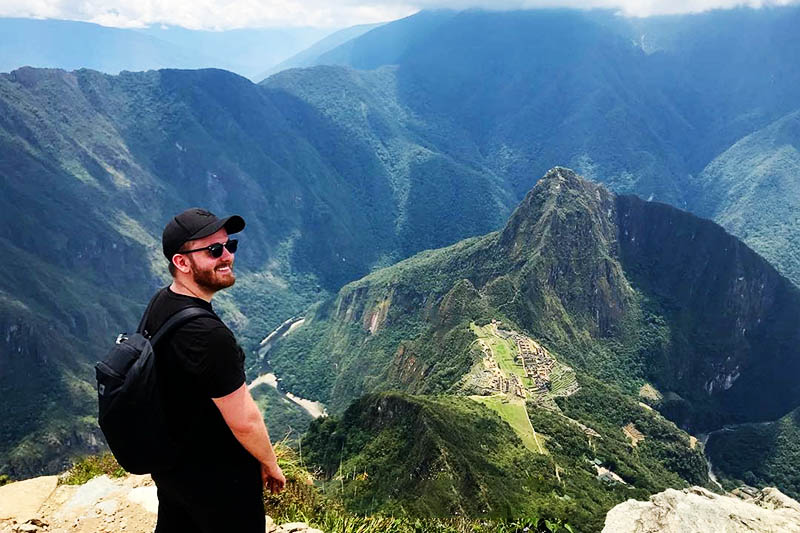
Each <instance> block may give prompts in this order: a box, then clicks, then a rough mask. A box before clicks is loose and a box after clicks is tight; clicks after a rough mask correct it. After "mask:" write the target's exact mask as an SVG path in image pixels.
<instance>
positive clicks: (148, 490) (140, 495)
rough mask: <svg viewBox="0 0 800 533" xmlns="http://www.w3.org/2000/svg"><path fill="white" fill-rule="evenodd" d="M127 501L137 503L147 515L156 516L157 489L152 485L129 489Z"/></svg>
mask: <svg viewBox="0 0 800 533" xmlns="http://www.w3.org/2000/svg"><path fill="white" fill-rule="evenodd" d="M128 500H129V501H131V502H133V503H138V504H139V505H141V506H142V507H144V509H145V511H147V512H148V513H153V514H158V489H157V488H156V487H155V486H153V485H151V486H149V487H136V488H134V489H131V491H130V492H129V493H128Z"/></svg>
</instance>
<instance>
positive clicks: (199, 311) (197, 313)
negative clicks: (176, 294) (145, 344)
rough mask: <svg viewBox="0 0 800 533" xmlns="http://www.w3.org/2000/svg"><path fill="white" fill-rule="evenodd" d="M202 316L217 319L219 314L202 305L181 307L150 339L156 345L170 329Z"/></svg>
mask: <svg viewBox="0 0 800 533" xmlns="http://www.w3.org/2000/svg"><path fill="white" fill-rule="evenodd" d="M201 316H207V317H209V318H214V319H217V316H216V315H215V314H214V313H212V312H211V311H208V310H207V309H203V308H202V307H187V308H186V309H181V310H180V311H178V312H177V313H175V314H174V315H172V316H171V317H169V319H168V320H167V321H166V322H164V324H163V325H162V326H161V327H160V328H158V331H156V333H155V334H154V335H153V337H152V338H151V339H150V344H151V345H152V346H155V345H156V343H157V342H158V341H159V340H161V338H162V337H164V336H165V335H166V334H167V333H169V332H170V331H172V330H174V329H177V328H178V327H179V326H182V325H183V324H185V323H187V322H189V321H190V320H193V319H195V318H198V317H201Z"/></svg>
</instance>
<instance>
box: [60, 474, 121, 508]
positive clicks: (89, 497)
mask: <svg viewBox="0 0 800 533" xmlns="http://www.w3.org/2000/svg"><path fill="white" fill-rule="evenodd" d="M117 490H119V487H118V483H115V482H114V481H113V480H112V479H111V478H110V477H108V476H98V477H96V478H94V479H90V480H89V481H88V482H86V484H85V485H81V486H80V488H79V489H78V490H77V491H76V492H75V494H73V496H72V498H70V500H69V501H68V502H67V503H66V504H65V505H64V506H63V508H62V510H73V509H79V508H82V507H93V506H94V504H95V503H97V502H98V501H99V500H100V499H102V498H105V497H106V496H109V495H110V494H111V493H113V492H115V491H117Z"/></svg>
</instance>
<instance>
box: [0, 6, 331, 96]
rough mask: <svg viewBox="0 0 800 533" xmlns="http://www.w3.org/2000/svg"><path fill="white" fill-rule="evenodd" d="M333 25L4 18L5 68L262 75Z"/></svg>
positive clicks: (1, 48)
mask: <svg viewBox="0 0 800 533" xmlns="http://www.w3.org/2000/svg"><path fill="white" fill-rule="evenodd" d="M331 31H333V30H325V29H319V28H275V29H252V30H251V29H241V30H228V31H204V30H188V29H185V28H180V27H174V26H154V27H150V28H144V29H121V28H109V27H105V26H100V25H98V24H91V23H88V22H77V21H69V20H38V19H18V18H0V72H10V71H12V70H14V69H17V68H20V67H24V66H31V67H47V68H61V69H65V70H75V69H80V68H89V69H93V70H99V71H101V72H106V73H110V74H118V73H119V72H120V71H122V70H129V71H141V70H153V69H161V68H184V69H188V68H211V67H213V68H222V69H225V70H230V71H232V72H236V73H238V74H241V75H242V76H246V77H250V78H252V79H254V80H256V81H257V80H261V79H262V78H263V77H264V76H263V75H262V73H263V72H264V71H265V70H266V69H267V68H268V67H272V66H273V65H275V64H277V63H280V62H281V61H283V60H285V59H286V58H288V57H290V56H292V55H294V54H296V53H298V52H300V51H302V50H304V49H305V48H307V47H308V46H310V45H312V44H313V43H315V42H316V41H318V40H319V39H322V38H323V37H325V36H326V35H327V34H328V33H330V32H331Z"/></svg>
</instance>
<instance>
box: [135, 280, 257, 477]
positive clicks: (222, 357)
mask: <svg viewBox="0 0 800 533" xmlns="http://www.w3.org/2000/svg"><path fill="white" fill-rule="evenodd" d="M187 307H202V308H204V309H207V310H209V311H211V312H213V311H214V310H213V308H212V307H211V304H210V303H209V302H206V301H205V300H202V299H200V298H194V297H191V296H184V295H182V294H177V293H175V292H172V291H171V290H170V289H169V287H165V288H163V289H161V290H160V291H159V292H158V293H157V294H156V296H155V301H154V302H153V305H152V307H151V309H150V314H149V316H148V318H147V322H146V323H145V330H146V331H147V332H148V333H149V334H151V335H152V334H153V333H154V332H155V331H157V329H158V328H159V327H160V326H161V325H162V324H163V323H164V322H166V321H167V319H169V317H170V316H172V315H174V314H175V313H177V312H178V311H180V310H182V309H185V308H187ZM215 316H216V314H215ZM155 360H156V368H157V373H158V379H159V388H160V390H161V392H162V395H163V401H164V406H165V411H166V417H167V421H168V422H169V425H170V429H171V432H172V436H173V438H174V439H175V441H176V442H177V443H178V444H179V445H180V446H181V457H182V463H184V465H185V466H186V467H188V468H192V465H193V464H194V467H195V468H201V469H209V468H212V469H215V470H218V471H220V472H224V471H229V470H231V469H233V470H241V469H248V468H252V467H254V465H255V466H257V464H258V462H257V461H256V459H255V458H254V457H253V456H252V455H250V453H248V452H247V450H245V449H244V447H243V446H242V445H241V444H240V443H239V441H237V440H236V437H234V435H233V433H232V432H231V430H230V429H229V428H228V425H227V424H226V423H225V420H224V419H223V418H222V414H221V413H220V412H219V409H217V406H216V405H215V404H214V402H213V401H212V400H211V399H212V398H220V397H222V396H226V395H228V394H230V393H231V392H234V391H235V390H237V389H238V388H239V387H241V386H242V384H244V382H245V375H244V352H243V351H242V349H241V347H240V346H239V345H238V344H237V342H236V339H235V337H234V336H233V332H231V330H230V329H228V327H227V326H226V325H225V324H224V323H223V322H222V320H220V319H218V317H217V318H211V317H199V318H195V319H192V320H191V321H189V322H187V323H186V324H184V325H183V326H181V327H180V328H178V329H177V330H175V331H174V332H172V333H171V334H169V335H168V337H166V338H164V339H163V340H162V341H160V342H159V344H158V345H157V346H156V347H155ZM180 466H181V465H179V467H180Z"/></svg>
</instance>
